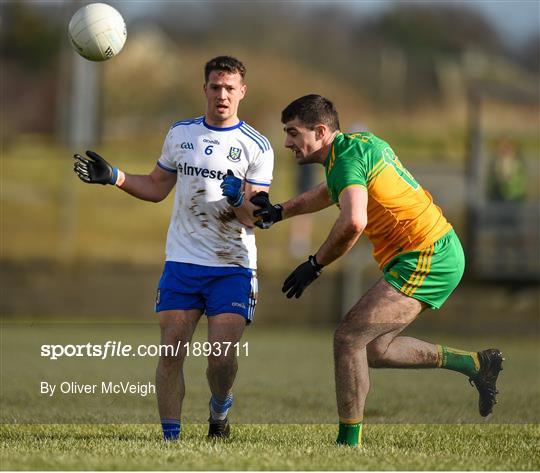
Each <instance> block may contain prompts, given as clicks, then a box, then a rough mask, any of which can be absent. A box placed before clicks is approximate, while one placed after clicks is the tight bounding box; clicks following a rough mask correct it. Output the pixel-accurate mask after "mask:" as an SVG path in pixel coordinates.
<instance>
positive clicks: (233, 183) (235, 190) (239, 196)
mask: <svg viewBox="0 0 540 473" xmlns="http://www.w3.org/2000/svg"><path fill="white" fill-rule="evenodd" d="M220 187H221V194H222V195H223V196H225V197H227V202H229V204H230V205H232V206H233V207H240V206H241V205H242V202H244V193H243V192H242V179H240V178H238V177H236V176H235V175H234V173H233V172H232V171H231V170H230V169H227V175H226V176H225V177H224V178H223V182H222V183H221V185H220Z"/></svg>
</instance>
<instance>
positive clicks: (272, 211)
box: [249, 191, 283, 230]
mask: <svg viewBox="0 0 540 473" xmlns="http://www.w3.org/2000/svg"><path fill="white" fill-rule="evenodd" d="M249 201H250V202H251V203H252V204H253V205H256V206H257V207H260V209H257V210H255V211H253V216H254V217H260V220H257V221H256V222H255V225H257V226H258V227H259V228H262V229H263V230H266V229H267V228H270V227H271V226H272V225H274V223H276V222H279V221H280V220H283V206H282V205H280V204H275V205H272V202H270V197H269V196H268V192H264V191H262V192H257V194H255V195H254V196H253V197H252V198H251V199H249Z"/></svg>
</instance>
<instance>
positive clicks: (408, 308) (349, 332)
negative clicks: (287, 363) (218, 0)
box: [334, 279, 425, 444]
mask: <svg viewBox="0 0 540 473" xmlns="http://www.w3.org/2000/svg"><path fill="white" fill-rule="evenodd" d="M424 307H425V305H424V304H423V303H421V302H419V301H418V300H416V299H412V298H410V297H407V296H405V295H403V294H401V293H400V292H398V291H396V289H395V288H394V287H393V286H391V285H390V284H388V283H387V282H386V281H385V280H384V279H381V280H380V281H379V282H377V283H376V284H375V286H373V287H372V288H371V289H370V290H369V291H368V292H367V293H366V294H365V295H364V296H363V297H362V298H361V299H360V300H359V301H358V302H357V303H356V304H355V306H354V307H353V308H352V309H351V310H350V311H349V312H348V313H347V314H346V315H345V317H344V318H343V320H342V321H341V322H340V323H339V325H338V327H337V329H336V332H335V334H334V361H335V376H336V396H337V404H338V415H339V418H340V435H339V437H338V442H339V443H347V444H354V443H355V441H354V440H353V439H352V437H355V438H356V441H358V437H359V434H360V430H359V429H360V428H361V422H362V419H363V415H364V405H365V401H366V397H367V394H368V391H369V368H368V358H367V346H368V345H369V343H370V342H372V341H373V340H374V339H376V338H378V337H380V336H381V335H385V334H387V333H392V332H396V333H399V332H400V331H401V330H403V329H404V328H405V327H406V326H407V325H409V324H410V323H411V322H412V321H413V320H414V319H415V318H416V317H417V316H418V314H419V313H420V312H421V311H422V310H423V309H424ZM348 426H350V427H351V428H350V429H349V428H348ZM349 430H350V432H349V433H348V431H349ZM348 437H349V438H348Z"/></svg>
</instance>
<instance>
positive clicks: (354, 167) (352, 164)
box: [328, 157, 368, 202]
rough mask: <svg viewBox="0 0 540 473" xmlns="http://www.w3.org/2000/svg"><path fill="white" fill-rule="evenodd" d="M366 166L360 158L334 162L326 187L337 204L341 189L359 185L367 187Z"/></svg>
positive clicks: (345, 158)
mask: <svg viewBox="0 0 540 473" xmlns="http://www.w3.org/2000/svg"><path fill="white" fill-rule="evenodd" d="M366 164H367V163H365V161H364V160H363V159H362V158H360V157H358V158H356V157H354V158H352V157H351V158H349V157H343V158H341V159H337V160H336V162H335V164H334V166H333V169H332V172H331V173H330V174H329V176H328V177H329V179H328V187H329V189H330V191H331V192H330V194H331V196H332V197H333V199H334V200H335V202H338V200H339V195H340V194H341V192H342V191H343V189H345V188H347V187H349V186H352V185H360V186H363V187H367V181H368V179H367V165H366Z"/></svg>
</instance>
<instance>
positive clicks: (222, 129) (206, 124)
mask: <svg viewBox="0 0 540 473" xmlns="http://www.w3.org/2000/svg"><path fill="white" fill-rule="evenodd" d="M243 124H244V120H240V121H239V122H238V123H237V124H236V125H233V126H229V127H227V128H219V127H217V126H212V125H209V124H208V123H206V118H203V125H204V126H205V127H206V128H208V129H209V130H212V131H230V130H234V129H235V128H239V127H241V126H242V125H243Z"/></svg>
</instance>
